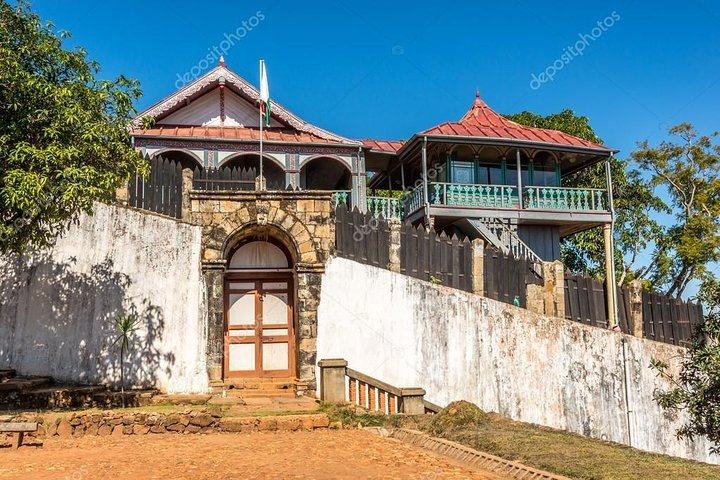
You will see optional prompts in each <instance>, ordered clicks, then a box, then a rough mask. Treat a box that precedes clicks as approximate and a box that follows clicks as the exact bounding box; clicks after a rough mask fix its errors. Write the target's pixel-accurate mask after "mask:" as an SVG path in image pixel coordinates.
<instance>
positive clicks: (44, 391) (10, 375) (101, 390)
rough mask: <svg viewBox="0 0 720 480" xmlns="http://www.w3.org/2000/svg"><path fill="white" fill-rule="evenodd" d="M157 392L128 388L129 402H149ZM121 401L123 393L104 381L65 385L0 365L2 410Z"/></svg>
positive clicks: (116, 403) (107, 404)
mask: <svg viewBox="0 0 720 480" xmlns="http://www.w3.org/2000/svg"><path fill="white" fill-rule="evenodd" d="M154 393H155V392H154V391H138V390H130V391H127V392H126V393H125V404H126V405H127V406H143V405H148V404H149V403H150V401H151V399H152V396H153V395H154ZM120 405H122V397H121V394H120V393H119V392H113V391H110V390H108V389H107V387H105V386H103V385H62V384H58V383H57V382H55V381H54V380H53V379H52V378H51V377H46V376H18V375H17V372H16V371H15V370H14V369H0V410H55V409H59V410H64V409H73V408H107V407H117V406H120Z"/></svg>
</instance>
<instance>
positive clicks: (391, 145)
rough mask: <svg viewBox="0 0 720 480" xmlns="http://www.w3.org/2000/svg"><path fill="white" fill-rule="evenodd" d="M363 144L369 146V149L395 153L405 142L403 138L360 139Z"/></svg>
mask: <svg viewBox="0 0 720 480" xmlns="http://www.w3.org/2000/svg"><path fill="white" fill-rule="evenodd" d="M360 141H361V142H362V143H363V145H365V146H366V147H370V149H371V150H377V151H379V152H382V153H397V151H398V150H400V147H402V146H403V145H404V144H405V141H404V140H373V139H371V138H368V139H365V140H360Z"/></svg>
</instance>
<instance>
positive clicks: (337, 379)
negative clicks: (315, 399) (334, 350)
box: [318, 358, 352, 403]
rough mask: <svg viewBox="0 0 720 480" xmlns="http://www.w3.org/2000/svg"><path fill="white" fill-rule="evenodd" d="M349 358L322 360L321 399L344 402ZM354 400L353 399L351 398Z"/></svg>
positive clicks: (320, 362)
mask: <svg viewBox="0 0 720 480" xmlns="http://www.w3.org/2000/svg"><path fill="white" fill-rule="evenodd" d="M347 364H348V362H347V360H343V359H342V358H331V359H327V360H320V361H319V362H318V367H320V400H322V401H324V402H331V403H344V402H345V401H346V399H345V368H346V367H347ZM351 401H352V399H351Z"/></svg>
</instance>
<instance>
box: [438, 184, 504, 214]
mask: <svg viewBox="0 0 720 480" xmlns="http://www.w3.org/2000/svg"><path fill="white" fill-rule="evenodd" d="M430 203H431V204H432V205H451V206H459V207H487V208H516V207H517V206H518V198H517V187H513V186H510V185H473V184H460V183H445V182H433V183H431V184H430Z"/></svg>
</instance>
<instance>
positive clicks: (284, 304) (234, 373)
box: [224, 274, 295, 378]
mask: <svg viewBox="0 0 720 480" xmlns="http://www.w3.org/2000/svg"><path fill="white" fill-rule="evenodd" d="M293 291H294V281H293V276H292V274H256V275H253V276H235V277H233V276H228V277H226V279H225V355H224V357H225V359H224V377H225V378H243V377H244V378H262V377H292V376H294V371H295V332H294V327H293V326H294V316H293V301H294V298H293Z"/></svg>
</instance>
